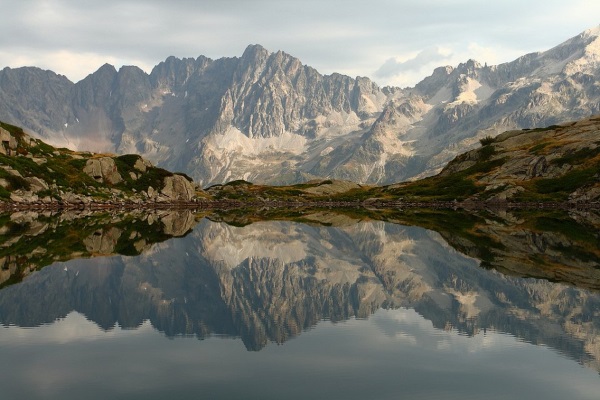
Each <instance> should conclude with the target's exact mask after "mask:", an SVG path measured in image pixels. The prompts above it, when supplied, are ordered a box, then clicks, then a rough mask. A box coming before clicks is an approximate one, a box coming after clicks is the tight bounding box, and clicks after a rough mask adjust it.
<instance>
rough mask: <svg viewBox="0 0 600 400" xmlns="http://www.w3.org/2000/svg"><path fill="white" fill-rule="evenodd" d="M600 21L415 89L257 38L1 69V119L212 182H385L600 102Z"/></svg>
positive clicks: (437, 74)
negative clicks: (229, 52) (225, 54)
mask: <svg viewBox="0 0 600 400" xmlns="http://www.w3.org/2000/svg"><path fill="white" fill-rule="evenodd" d="M599 78H600V26H598V27H595V28H592V29H590V30H587V31H585V32H583V33H581V34H580V35H578V36H576V37H574V38H571V39H569V40H567V41H566V42H564V43H562V44H560V45H558V46H556V47H554V48H552V49H550V50H548V51H545V52H540V53H532V54H527V55H524V56H522V57H520V58H518V59H516V60H514V61H512V62H508V63H504V64H500V65H496V66H488V65H481V64H479V63H478V62H476V61H474V60H469V61H467V62H465V63H463V64H460V65H458V66H457V67H455V68H454V67H449V66H446V67H440V68H437V69H435V70H434V71H433V73H432V75H431V76H429V77H426V78H425V79H423V80H422V81H421V82H419V83H418V84H417V85H416V86H415V87H412V88H410V87H409V88H394V87H383V88H381V87H379V86H378V85H376V84H375V83H374V82H372V81H371V80H370V79H368V78H364V77H357V78H351V77H348V76H344V75H340V74H332V75H322V74H320V73H319V72H318V71H316V70H315V69H313V68H311V67H309V66H306V65H303V64H302V63H301V61H300V60H298V59H296V58H294V57H292V56H291V55H288V54H286V53H284V52H281V51H278V52H274V53H271V52H269V51H267V50H266V49H264V48H263V47H261V46H259V45H251V46H248V48H247V49H246V50H245V52H244V53H243V55H242V56H241V57H233V58H221V59H217V60H212V59H209V58H206V57H203V56H200V57H198V58H197V59H193V58H185V59H178V58H175V57H169V58H168V59H166V60H165V61H164V62H161V63H160V64H158V65H157V66H155V67H154V68H153V70H152V71H151V72H150V73H149V74H148V73H146V72H144V71H143V70H141V69H140V68H138V67H135V66H124V67H122V68H120V69H119V70H118V71H117V70H116V69H115V68H114V67H113V66H111V65H108V64H107V65H104V66H102V67H101V68H100V69H98V70H97V71H96V72H94V73H92V74H90V75H88V76H87V77H86V78H84V79H83V80H81V81H79V82H77V83H73V82H71V81H69V80H68V79H67V78H66V77H64V76H61V75H57V74H56V73H54V72H52V71H43V70H41V69H39V68H35V67H23V68H16V69H11V68H4V69H3V70H2V71H0V119H1V120H3V121H6V122H9V123H14V124H18V125H20V126H23V127H24V128H25V129H27V130H28V131H31V132H33V133H35V134H36V135H38V136H39V137H40V138H41V139H43V140H45V141H47V142H49V143H51V144H53V145H58V146H65V147H69V148H72V149H75V150H90V151H96V152H116V153H119V154H126V153H135V154H140V155H142V156H143V157H145V158H147V159H149V160H150V161H152V162H153V163H155V164H156V165H158V166H160V167H163V168H167V169H170V170H179V171H183V172H185V173H187V174H188V175H190V176H191V177H192V178H194V180H195V181H196V182H198V183H199V184H201V185H202V186H208V185H212V184H217V183H225V182H228V181H232V180H236V179H244V180H248V181H252V182H258V183H268V184H291V183H298V182H304V181H307V180H309V179H314V178H331V179H345V180H352V181H355V182H358V183H369V184H389V183H394V182H399V181H404V180H410V179H414V178H419V177H423V176H428V175H432V174H434V173H436V172H439V171H440V170H441V169H442V168H443V167H444V166H445V165H446V163H447V162H448V161H450V160H451V159H452V158H453V157H454V156H456V155H457V154H458V153H462V152H463V151H464V150H467V149H469V148H473V147H476V146H478V143H479V140H480V139H482V138H484V137H488V136H490V137H493V136H496V135H497V134H499V133H501V132H503V131H506V130H511V129H522V128H532V127H539V126H548V125H552V124H556V123H560V122H564V121H567V120H577V119H581V118H584V117H588V116H590V115H592V114H598V113H600V83H599V82H600V79H599Z"/></svg>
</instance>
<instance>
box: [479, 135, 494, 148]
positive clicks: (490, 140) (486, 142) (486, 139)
mask: <svg viewBox="0 0 600 400" xmlns="http://www.w3.org/2000/svg"><path fill="white" fill-rule="evenodd" d="M479 143H481V145H482V146H487V145H489V144H492V143H494V138H493V137H491V136H486V137H484V138H481V139H479Z"/></svg>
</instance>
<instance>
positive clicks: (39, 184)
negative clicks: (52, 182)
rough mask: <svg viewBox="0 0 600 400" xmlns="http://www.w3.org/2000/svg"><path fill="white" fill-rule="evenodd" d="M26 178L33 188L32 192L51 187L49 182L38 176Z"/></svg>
mask: <svg viewBox="0 0 600 400" xmlns="http://www.w3.org/2000/svg"><path fill="white" fill-rule="evenodd" d="M25 180H26V181H27V182H29V187H30V188H31V191H32V192H35V193H37V192H40V191H42V190H48V188H49V186H48V184H47V183H46V182H45V181H43V180H42V179H40V178H38V177H37V176H32V177H29V178H25Z"/></svg>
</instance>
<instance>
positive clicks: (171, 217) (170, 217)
mask: <svg viewBox="0 0 600 400" xmlns="http://www.w3.org/2000/svg"><path fill="white" fill-rule="evenodd" d="M158 217H159V218H160V222H162V223H163V225H164V233H165V234H167V235H171V236H183V235H185V234H186V233H188V232H189V231H190V230H191V229H192V228H193V227H194V226H195V225H196V218H195V217H194V214H192V212H191V211H190V210H180V211H169V212H166V213H161V214H159V216H158Z"/></svg>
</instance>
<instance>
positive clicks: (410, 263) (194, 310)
mask: <svg viewBox="0 0 600 400" xmlns="http://www.w3.org/2000/svg"><path fill="white" fill-rule="evenodd" d="M320 218H321V219H322V220H323V219H325V218H326V217H325V216H321V217H320ZM14 220H15V219H14V218H13V221H14ZM17 220H18V219H17ZM21 222H22V221H21ZM151 222H154V221H151ZM337 222H338V223H337V224H336V226H322V225H318V224H307V223H299V222H287V221H262V222H256V223H253V224H249V225H245V226H235V225H230V224H227V223H225V222H213V221H210V220H208V219H201V220H199V221H198V222H197V221H196V220H195V219H194V218H191V219H190V218H189V215H183V216H182V215H180V216H178V218H177V220H176V223H173V221H169V220H167V219H165V220H164V221H163V224H162V225H160V221H156V222H154V223H153V224H152V226H153V227H156V226H161V227H162V228H161V229H163V232H162V233H163V234H165V235H166V236H164V237H161V238H160V240H155V241H154V240H150V238H149V236H148V232H141V231H135V232H131V230H127V229H125V228H124V227H123V226H120V225H118V224H115V223H114V220H113V221H112V223H111V224H109V225H107V226H104V227H103V228H98V227H94V230H93V231H92V233H90V234H89V235H88V236H85V238H82V240H83V241H82V243H83V244H77V245H76V246H75V247H77V246H79V247H80V250H79V252H78V254H81V255H83V256H86V257H89V256H95V257H93V258H80V259H77V258H74V259H71V260H68V261H64V262H55V263H50V264H49V265H47V266H45V267H43V268H38V269H39V270H37V271H35V272H32V273H28V274H26V276H24V277H23V279H22V280H20V279H19V280H16V281H15V282H14V283H13V284H5V285H4V286H3V288H2V289H1V290H0V323H2V325H3V327H2V328H0V357H1V359H2V360H3V363H2V364H1V366H0V385H1V387H2V392H1V393H2V396H1V398H2V399H38V398H39V399H42V398H43V399H54V398H57V399H58V398H61V399H81V398H86V399H94V398H98V399H100V398H103V399H105V398H112V399H120V398H123V399H136V398H144V399H149V398H157V399H163V398H181V399H183V398H194V399H195V398H211V399H220V398H223V399H281V398H288V399H305V398H329V399H359V398H360V399H365V398H367V399H397V398H407V399H469V398H489V399H517V398H519V399H538V398H544V399H564V398H569V399H598V398H599V396H600V376H599V372H598V371H599V370H600V367H599V365H600V364H599V362H598V356H599V355H600V336H599V333H600V316H599V315H598V313H599V311H600V293H599V292H598V291H597V290H596V289H595V285H597V284H598V281H597V278H596V276H595V275H594V273H595V272H594V271H595V270H597V269H598V263H597V258H595V254H596V253H597V250H598V248H597V242H593V241H592V242H590V241H586V239H581V240H583V241H577V240H576V239H577V237H576V235H569V234H566V233H565V232H562V233H561V232H556V231H554V232H539V231H537V230H533V231H531V232H529V233H531V234H532V235H529V234H528V231H526V230H525V231H524V230H523V224H522V223H521V224H520V225H519V226H520V230H518V231H517V230H514V229H511V230H510V232H508V233H507V232H505V233H506V235H505V234H503V233H502V230H503V229H505V230H506V229H508V228H509V227H511V225H510V224H508V223H505V224H499V223H498V222H497V221H496V222H494V223H493V224H491V225H489V226H487V225H486V226H487V228H486V226H483V225H481V226H478V227H477V229H478V232H479V235H480V236H478V239H477V240H483V241H484V242H485V241H488V242H489V241H490V240H492V241H493V243H492V244H493V248H494V251H493V252H491V253H490V254H487V253H486V254H484V256H485V260H484V261H483V262H482V261H481V260H480V259H477V258H475V257H473V256H472V255H473V254H480V253H481V250H477V248H476V246H475V247H473V246H471V245H472V244H473V243H474V241H476V239H474V237H471V236H469V235H468V234H467V235H466V236H460V235H458V234H457V233H456V232H454V233H453V235H448V234H447V232H440V233H438V232H436V231H433V230H428V229H425V228H421V227H418V226H406V225H401V224H397V223H388V222H380V221H367V222H358V223H355V222H352V221H347V220H343V222H342V221H340V220H338V221H337ZM546 222H547V221H546ZM38 223H39V221H29V222H28V224H21V225H20V226H21V227H23V226H27V229H28V230H27V229H26V230H25V231H26V232H29V235H30V236H29V237H27V235H22V236H21V239H14V238H13V239H6V238H5V239H6V240H5V241H4V246H5V247H6V246H7V243H8V242H10V241H12V242H11V243H24V242H22V240H29V241H31V237H33V236H35V235H32V234H31V230H32V229H33V228H32V227H34V228H36V229H34V230H35V231H36V232H37V233H38V236H37V237H39V232H40V231H41V228H39V225H36V224H38ZM43 224H46V225H48V224H49V225H51V223H49V222H48V221H43ZM43 224H42V225H43ZM86 224H88V225H89V222H86ZM546 225H547V226H552V224H548V223H547V224H546ZM128 226H136V227H137V228H136V229H139V227H140V226H142V227H143V225H138V224H137V223H132V222H128ZM149 226H150V225H147V227H149ZM45 229H46V230H49V228H48V227H46V228H45ZM61 229H62V228H61ZM78 229H80V230H82V231H83V230H84V229H83V228H81V227H79V228H78ZM148 229H150V228H148ZM486 229H487V230H486ZM9 230H12V231H16V230H15V229H14V226H13V225H11V229H9ZM5 232H7V230H5ZM53 232H54V231H53ZM13 233H15V232H13ZM21 233H23V232H21ZM174 233H175V236H180V237H177V238H171V239H168V238H167V237H169V236H172V235H173V234H174ZM484 233H485V235H484ZM15 234H16V233H15ZM63 234H64V235H65V236H68V233H64V232H63ZM457 235H458V236H457ZM587 236H589V235H587ZM15 237H18V234H16V236H15ZM124 237H125V238H126V239H127V240H131V241H133V242H134V244H135V243H137V247H135V246H134V247H135V248H136V249H137V251H136V252H135V253H140V254H139V255H129V256H124V255H114V254H113V253H114V252H115V250H116V249H117V248H129V249H131V246H129V247H127V246H123V243H122V240H123V238H124ZM115 238H116V239H115ZM481 238H484V239H481ZM519 238H520V239H519ZM165 239H166V240H165ZM521 239H523V240H521ZM141 240H143V243H140V241H141ZM488 242H486V243H487V244H488V245H489V243H488ZM11 243H8V244H11ZM27 243H30V244H31V242H27ZM61 243H62V242H61ZM590 243H591V246H590ZM507 244H510V246H507ZM567 244H569V248H570V249H573V248H578V249H579V250H581V251H582V252H583V255H581V254H579V255H578V254H574V253H573V252H572V251H571V252H567V254H564V255H563V254H561V253H559V252H557V250H556V249H557V248H564V247H565V246H566V245H567ZM63 246H64V245H63ZM31 247H34V250H35V249H37V251H38V253H39V252H42V250H39V249H38V247H39V244H38V243H36V244H35V245H32V246H31ZM488 247H489V246H488ZM25 248H26V247H25V246H24V245H23V244H21V247H19V249H25ZM50 248H51V244H48V245H47V250H46V253H44V254H45V255H46V256H47V255H48V254H49V253H52V251H53V250H50ZM457 248H459V249H461V250H462V252H460V251H458V250H457ZM585 249H587V252H585V251H583V250H585ZM21 251H22V250H21ZM28 251H29V253H30V254H33V253H35V251H31V250H28ZM520 252H523V254H520ZM121 253H123V252H121ZM126 253H127V252H126ZM466 253H471V255H465V254H466ZM580 253H581V252H580ZM40 254H42V253H40ZM57 254H58V253H57ZM111 254H113V255H111ZM546 255H547V256H548V257H550V259H551V260H552V262H553V263H550V262H549V261H548V260H549V259H548V258H544V257H545V256H546ZM23 256H24V257H25V256H27V255H23ZM9 258H10V257H9ZM35 258H36V257H34V256H30V258H29V260H30V261H31V260H33V259H35ZM67 258H68V257H67ZM529 258H532V259H533V260H534V262H535V263H537V264H536V265H538V268H540V269H544V271H542V272H539V273H538V274H537V275H538V276H544V275H543V274H549V275H552V276H554V278H556V277H557V276H562V275H565V270H567V271H571V272H572V273H571V274H570V275H569V276H568V277H565V279H562V282H556V283H553V282H550V281H549V280H547V279H538V278H532V277H527V276H526V275H527V274H523V273H520V272H519V271H523V270H527V271H530V270H531V268H530V267H529V266H528V265H529V264H526V263H525V262H524V261H523V260H525V259H529ZM38 259H40V257H38ZM500 261H502V262H503V264H502V263H500ZM574 262H576V265H574V264H573V263H574ZM540 265H542V266H543V268H542V267H541V266H540ZM13 267H14V266H13ZM523 275H525V276H523ZM573 275H576V278H573ZM553 280H557V279H553Z"/></svg>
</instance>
